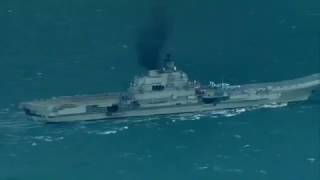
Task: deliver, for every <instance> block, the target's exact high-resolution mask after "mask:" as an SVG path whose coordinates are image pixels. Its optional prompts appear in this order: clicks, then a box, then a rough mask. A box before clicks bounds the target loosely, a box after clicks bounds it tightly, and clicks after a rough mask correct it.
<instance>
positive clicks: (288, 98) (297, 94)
mask: <svg viewBox="0 0 320 180" xmlns="http://www.w3.org/2000/svg"><path fill="white" fill-rule="evenodd" d="M319 87H320V86H319V85H317V86H313V87H308V88H303V89H297V90H294V91H284V92H282V94H281V96H280V98H278V99H259V100H244V101H239V102H221V103H219V104H195V105H179V106H168V107H161V108H145V109H135V110H129V111H124V112H120V113H114V114H111V115H110V114H109V115H108V114H107V113H83V114H77V115H63V116H56V117H47V118H44V117H33V119H34V120H40V121H45V122H51V123H54V122H74V121H90V120H111V119H123V118H129V117H143V116H154V115H169V114H181V113H196V112H209V111H218V110H226V109H237V108H250V107H263V106H264V105H276V104H284V103H291V102H300V101H305V100H307V99H308V98H309V97H310V96H311V95H312V93H313V92H314V91H315V90H318V89H319Z"/></svg>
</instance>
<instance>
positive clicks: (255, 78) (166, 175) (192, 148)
mask: <svg viewBox="0 0 320 180" xmlns="http://www.w3.org/2000/svg"><path fill="white" fill-rule="evenodd" d="M157 6H162V7H163V6H165V7H166V16H167V17H166V18H167V19H166V20H167V21H168V24H166V23H164V25H168V26H169V28H168V29H167V30H166V31H165V33H162V34H161V33H160V35H165V36H162V39H161V40H163V41H161V43H162V44H161V45H162V46H161V47H159V46H158V49H157V50H159V51H160V50H161V52H160V55H161V56H162V55H163V54H165V53H166V52H169V53H171V54H172V58H173V59H174V60H175V61H176V64H177V66H178V68H180V69H182V70H184V71H185V72H187V73H188V74H189V77H190V79H194V80H198V81H200V82H201V83H203V84H206V83H208V82H209V81H215V82H221V81H223V82H228V83H231V84H242V83H254V82H265V81H277V80H284V79H291V78H296V77H300V76H304V75H309V74H312V73H316V72H320V1H319V0H305V1H298V0H291V1H288V0H269V1H254V0H243V1H235V0H233V1H232V0H198V1H196V0H186V1H178V0H172V1H169V0H168V1H165V0H163V1H160V0H158V1H156V0H137V1H129V0H117V1H116V0H112V1H111V0H109V1H108V0H104V1H103V0H54V1H43V0H42V1H41V0H29V1H23V0H4V1H1V2H0V22H1V26H0V180H101V179H108V180H178V179H179V180H319V179H320V170H319V169H320V135H319V133H320V97H319V95H318V96H317V97H313V99H311V100H309V101H307V102H304V103H299V104H294V105H287V106H282V107H277V108H266V109H256V110H246V109H244V110H241V112H240V111H238V112H227V111H223V112H220V113H219V114H213V113H207V114H201V113H199V114H181V115H175V116H155V117H144V118H133V119H131V118H129V119H123V120H121V121H96V122H76V123H60V124H44V123H40V122H35V121H32V120H30V119H28V118H27V117H26V116H25V115H24V114H23V112H21V111H20V110H19V109H18V105H19V103H20V102H24V101H30V100H34V99H44V98H50V97H54V96H61V95H64V96H67V95H79V94H95V93H103V92H109V91H122V90H126V88H127V87H128V86H129V83H130V81H132V79H133V77H134V76H135V75H138V74H143V73H145V72H146V68H145V67H144V66H142V65H141V63H139V57H140V56H139V52H138V51H137V47H136V46H137V41H138V40H137V39H139V36H141V31H142V30H141V29H143V27H145V26H146V25H148V24H150V23H151V24H152V23H153V20H154V19H153V17H152V15H150V14H152V11H154V7H157ZM142 34H143V33H142ZM146 37H147V38H146V39H150V38H151V39H152V36H146ZM243 111H246V112H243Z"/></svg>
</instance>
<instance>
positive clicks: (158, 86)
mask: <svg viewBox="0 0 320 180" xmlns="http://www.w3.org/2000/svg"><path fill="white" fill-rule="evenodd" d="M162 90H164V86H163V85H153V86H152V91H162Z"/></svg>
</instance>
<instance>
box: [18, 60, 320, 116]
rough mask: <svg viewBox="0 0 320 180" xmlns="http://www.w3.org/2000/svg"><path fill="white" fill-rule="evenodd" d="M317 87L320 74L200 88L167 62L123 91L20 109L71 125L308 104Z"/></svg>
mask: <svg viewBox="0 0 320 180" xmlns="http://www.w3.org/2000/svg"><path fill="white" fill-rule="evenodd" d="M319 88H320V74H319V73H317V74H313V75H309V76H306V77H301V78H297V79H292V80H284V81H279V82H269V83H254V84H244V85H229V84H226V83H218V84H216V83H213V82H210V83H209V85H201V84H200V83H199V82H197V81H190V80H189V78H188V75H187V74H186V73H185V72H183V71H181V70H178V69H177V68H176V66H175V64H174V62H173V61H171V60H170V59H168V60H166V63H165V66H164V67H162V68H160V69H156V70H149V71H148V74H147V75H144V76H137V77H135V78H134V80H133V82H132V83H131V84H130V86H129V88H128V90H127V91H125V92H115V93H105V94H98V95H83V96H67V97H57V98H51V99H47V100H35V101H31V102H24V103H21V104H20V108H22V109H23V110H24V111H25V113H26V114H27V115H28V116H30V117H33V118H34V119H37V120H41V121H45V122H71V121H84V120H100V119H115V118H126V117H138V116H152V115H164V114H177V113H192V112H205V111H214V110H223V109H236V108H246V107H257V106H263V105H270V104H281V103H289V102H297V101H305V100H307V99H308V98H309V97H310V96H311V94H312V93H313V92H315V91H316V90H318V89H319Z"/></svg>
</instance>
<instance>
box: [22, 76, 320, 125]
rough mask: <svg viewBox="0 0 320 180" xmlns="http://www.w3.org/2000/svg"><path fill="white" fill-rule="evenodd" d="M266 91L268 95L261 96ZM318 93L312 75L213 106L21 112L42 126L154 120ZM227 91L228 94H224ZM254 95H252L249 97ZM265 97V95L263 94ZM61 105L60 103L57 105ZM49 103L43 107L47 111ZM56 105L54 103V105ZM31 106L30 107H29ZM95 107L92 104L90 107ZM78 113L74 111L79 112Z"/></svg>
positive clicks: (255, 88) (250, 88)
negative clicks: (159, 117) (110, 110)
mask: <svg viewBox="0 0 320 180" xmlns="http://www.w3.org/2000/svg"><path fill="white" fill-rule="evenodd" d="M261 89H262V90H267V93H265V92H262V94H261V92H260V91H261ZM319 89H320V74H315V75H311V76H307V77H303V78H298V79H294V80H287V81H280V82H274V83H260V84H259V83H258V84H248V85H242V86H241V87H240V86H239V88H235V89H233V90H230V92H228V93H229V94H230V97H229V98H228V99H226V100H223V101H221V102H216V103H209V104H207V103H204V102H201V101H199V102H198V103H187V104H174V105H166V106H155V107H151V106H149V107H136V108H129V109H121V108H120V109H119V110H117V111H115V112H112V113H110V112H106V111H105V110H104V109H103V111H99V112H86V111H85V113H83V109H82V108H80V110H81V111H82V113H81V112H80V113H75V111H74V110H73V111H70V113H69V112H68V111H64V113H65V114H63V115H53V116H52V115H51V116H41V115H40V116H39V115H37V114H32V113H30V112H33V111H39V110H38V109H41V107H42V105H41V103H40V105H39V103H34V104H33V105H32V103H27V104H26V105H25V104H24V105H22V108H23V109H24V110H25V111H26V113H27V114H28V115H30V116H31V117H32V118H33V119H35V120H40V121H44V122H74V121H89V120H101V119H119V118H120V119H123V118H128V117H142V116H154V115H168V114H180V113H195V112H207V111H216V110H225V109H237V108H248V107H264V105H274V104H283V103H291V102H300V101H306V100H308V99H309V98H310V96H311V95H312V94H313V92H315V91H318V90H319ZM226 91H229V90H226ZM252 92H253V93H252ZM263 93H264V94H263ZM116 97H117V96H106V95H101V96H99V95H98V96H94V97H92V96H89V97H81V98H79V97H74V98H73V97H70V98H67V99H63V100H62V102H63V103H62V104H63V105H69V103H70V102H73V103H74V102H77V103H78V104H80V105H82V104H90V103H92V102H99V103H104V102H106V101H108V102H115V99H116ZM58 102H59V103H61V102H60V101H58ZM51 103H52V102H51V101H49V102H47V103H44V104H45V105H46V106H48V107H49V105H51ZM56 103H57V102H56ZM30 104H31V105H30ZM93 104H94V103H93ZM78 110H79V109H76V111H78Z"/></svg>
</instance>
